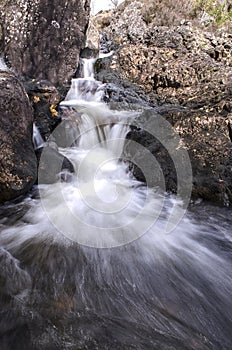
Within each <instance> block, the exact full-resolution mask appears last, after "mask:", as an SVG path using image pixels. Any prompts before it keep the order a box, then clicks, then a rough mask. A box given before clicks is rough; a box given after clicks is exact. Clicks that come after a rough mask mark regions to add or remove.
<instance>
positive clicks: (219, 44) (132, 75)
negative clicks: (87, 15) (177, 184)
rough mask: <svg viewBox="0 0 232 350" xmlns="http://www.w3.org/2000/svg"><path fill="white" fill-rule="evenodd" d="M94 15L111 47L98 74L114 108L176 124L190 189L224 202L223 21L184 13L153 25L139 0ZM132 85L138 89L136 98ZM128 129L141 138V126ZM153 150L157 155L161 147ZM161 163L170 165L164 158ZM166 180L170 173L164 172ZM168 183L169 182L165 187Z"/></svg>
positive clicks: (229, 66)
mask: <svg viewBox="0 0 232 350" xmlns="http://www.w3.org/2000/svg"><path fill="white" fill-rule="evenodd" d="M95 22H96V23H97V24H98V28H99V30H100V31H101V32H102V33H103V35H102V40H103V43H102V44H103V49H104V50H105V51H108V52H109V51H111V50H114V53H113V55H112V56H109V57H107V58H104V59H103V60H102V62H100V63H99V64H98V62H97V64H96V71H97V78H98V79H102V80H103V81H104V83H105V84H106V86H108V91H109V96H112V97H113V100H114V104H115V105H117V104H118V108H119V109H120V108H121V107H122V106H123V105H124V106H128V108H130V107H131V108H133V107H135V108H138V106H139V105H141V106H143V105H146V106H147V107H152V108H154V110H155V112H156V113H159V114H160V115H161V116H162V117H163V118H165V119H166V120H167V121H168V122H169V123H170V124H171V125H172V126H173V128H174V130H175V131H176V132H177V133H178V135H179V136H180V137H181V139H182V140H183V144H184V147H185V148H186V150H187V151H188V153H189V156H190V159H191V164H192V172H193V197H194V198H195V197H200V198H203V199H206V200H212V201H215V202H217V203H221V204H223V205H229V204H230V203H231V201H232V196H231V193H232V170H231V161H232V154H231V151H232V148H231V146H232V144H231V117H232V104H231V95H232V84H231V81H232V61H231V56H232V45H231V34H230V32H229V31H228V30H227V28H223V27H221V28H219V29H217V30H216V29H215V30H214V31H212V30H209V29H207V27H204V26H203V25H201V24H200V23H199V22H198V23H196V22H191V21H187V20H183V19H182V20H180V21H179V22H178V23H175V25H171V24H169V23H168V21H167V23H168V24H167V25H166V26H165V25H163V24H162V25H157V23H158V22H157V20H156V21H155V20H152V18H150V20H149V21H146V18H145V17H144V6H143V3H142V2H139V1H136V2H131V1H126V2H125V3H124V4H123V5H121V6H119V7H118V10H116V11H114V13H113V14H112V12H107V13H105V14H104V16H103V15H102V14H99V15H97V19H96V20H95ZM112 86H115V87H114V88H112ZM122 86H123V87H125V86H127V90H128V91H130V93H127V90H126V91H125V92H124V95H123V93H121V92H120V91H121V90H120V89H121V88H122ZM117 87H118V89H117ZM115 91H117V93H116V92H115ZM131 91H136V94H134V96H133V97H134V101H133V103H132V101H131ZM132 94H133V93H132ZM136 100H137V102H136ZM107 102H108V101H107ZM136 106H137V107H136ZM116 108H117V107H116ZM135 124H136V122H135ZM140 131H141V133H142V126H141V127H140ZM133 135H134V136H133ZM129 137H130V138H133V137H135V139H136V141H138V140H139V139H140V140H141V142H142V143H143V144H144V142H145V144H146V141H144V135H143V134H141V136H139V132H138V130H137V131H136V133H135V132H134V131H133V130H132V132H131V134H130V136H129ZM153 149H154V150H155V149H156V147H155V146H154V147H153ZM153 153H154V156H155V157H157V159H158V160H159V155H158V153H157V152H156V151H154V152H153ZM159 161H160V160H159ZM166 167H167V169H168V168H170V164H169V162H167V165H166ZM164 172H165V173H168V171H164ZM169 173H170V174H171V173H172V172H169ZM169 176H171V177H172V175H167V177H169ZM139 178H140V177H139ZM168 183H173V181H168V180H167V184H168ZM172 188H173V186H169V185H167V190H168V191H169V190H171V189H172Z"/></svg>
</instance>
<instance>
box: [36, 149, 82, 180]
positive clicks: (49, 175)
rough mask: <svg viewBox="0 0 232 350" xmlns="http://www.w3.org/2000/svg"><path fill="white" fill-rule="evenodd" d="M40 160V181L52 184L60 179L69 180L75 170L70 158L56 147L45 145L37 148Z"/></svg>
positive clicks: (38, 159)
mask: <svg viewBox="0 0 232 350" xmlns="http://www.w3.org/2000/svg"><path fill="white" fill-rule="evenodd" d="M36 156H37V161H38V169H39V170H38V182H39V183H40V184H52V183H55V182H57V181H59V180H60V179H61V180H62V181H68V180H69V179H70V178H71V174H72V173H74V172H75V170H74V167H73V165H72V163H71V162H70V160H69V159H68V158H67V157H65V156H63V155H62V154H60V153H59V152H58V151H57V150H56V149H54V148H51V147H43V148H39V149H37V150H36Z"/></svg>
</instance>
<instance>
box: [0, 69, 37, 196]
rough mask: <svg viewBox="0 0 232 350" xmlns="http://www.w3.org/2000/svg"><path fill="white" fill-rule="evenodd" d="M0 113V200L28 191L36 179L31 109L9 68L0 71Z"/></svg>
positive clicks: (24, 93) (21, 87)
mask: <svg viewBox="0 0 232 350" xmlns="http://www.w3.org/2000/svg"><path fill="white" fill-rule="evenodd" d="M0 115H1V119H0V147H1V157H0V202H3V201H6V200H10V199H12V198H15V197H17V196H19V195H21V194H24V193H26V192H27V191H29V190H30V188H31V187H32V185H33V184H34V183H35V181H36V178H37V163H36V156H35V153H34V148H33V144H32V126H33V112H32V108H31V105H30V102H29V99H28V97H27V95H26V92H25V90H24V88H23V86H22V84H21V83H20V82H19V80H18V79H17V78H16V77H15V75H14V74H13V73H11V72H9V71H0Z"/></svg>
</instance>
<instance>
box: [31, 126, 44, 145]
mask: <svg viewBox="0 0 232 350" xmlns="http://www.w3.org/2000/svg"><path fill="white" fill-rule="evenodd" d="M33 144H34V148H35V149H38V148H41V147H43V146H44V140H43V138H42V136H41V134H40V132H39V129H38V128H37V126H36V125H35V123H33Z"/></svg>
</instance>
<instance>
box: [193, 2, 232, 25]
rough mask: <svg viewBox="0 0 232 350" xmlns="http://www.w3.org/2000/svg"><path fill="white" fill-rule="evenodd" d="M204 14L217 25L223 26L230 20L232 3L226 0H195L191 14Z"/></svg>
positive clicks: (231, 17)
mask: <svg viewBox="0 0 232 350" xmlns="http://www.w3.org/2000/svg"><path fill="white" fill-rule="evenodd" d="M202 12H205V13H207V14H208V15H209V16H210V17H211V18H212V21H215V22H216V23H217V24H219V25H220V24H224V23H225V22H227V21H228V20H231V19H232V2H231V1H226V0H224V1H223V0H221V1H220V0H197V1H196V3H195V6H194V8H193V14H195V15H196V16H197V14H199V13H202Z"/></svg>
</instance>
